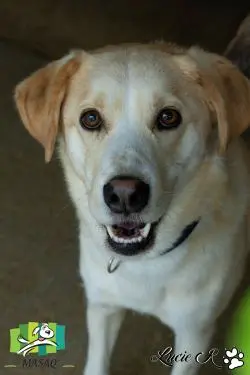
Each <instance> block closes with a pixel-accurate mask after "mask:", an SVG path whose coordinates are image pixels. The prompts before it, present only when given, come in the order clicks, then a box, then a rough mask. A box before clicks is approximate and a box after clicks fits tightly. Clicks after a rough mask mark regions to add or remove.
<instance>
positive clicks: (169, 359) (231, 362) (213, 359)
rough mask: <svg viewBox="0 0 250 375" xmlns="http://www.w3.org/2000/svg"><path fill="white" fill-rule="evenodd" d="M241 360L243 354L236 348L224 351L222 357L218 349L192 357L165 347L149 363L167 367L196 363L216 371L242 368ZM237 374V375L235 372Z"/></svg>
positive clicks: (242, 362)
mask: <svg viewBox="0 0 250 375" xmlns="http://www.w3.org/2000/svg"><path fill="white" fill-rule="evenodd" d="M243 358H244V354H243V353H242V352H241V351H240V350H238V349H236V347H233V349H232V350H231V351H230V350H227V349H225V351H224V356H223V355H222V354H221V355H220V351H219V349H218V348H213V349H210V350H209V351H208V352H207V353H204V352H200V353H197V354H196V355H192V354H190V353H187V351H185V352H184V353H175V352H174V350H173V348H172V347H167V348H164V349H163V350H159V351H158V353H157V354H155V355H153V356H152V357H151V361H152V362H158V361H159V362H160V363H162V364H163V365H164V366H167V367H172V366H174V364H175V363H178V362H179V363H180V362H181V363H183V366H185V363H189V362H193V363H194V362H196V363H197V364H199V365H208V364H210V365H211V366H214V367H217V368H218V369H222V368H223V367H224V366H226V367H227V369H228V370H234V369H236V368H239V367H241V368H242V367H243V366H244V361H243ZM233 374H234V372H233ZM237 374H239V373H238V372H237ZM244 374H246V373H244ZM242 375H243V373H242Z"/></svg>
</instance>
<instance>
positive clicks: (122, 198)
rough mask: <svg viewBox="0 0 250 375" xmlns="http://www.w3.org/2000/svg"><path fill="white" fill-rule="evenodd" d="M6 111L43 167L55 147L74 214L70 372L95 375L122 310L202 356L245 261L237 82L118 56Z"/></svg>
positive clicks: (37, 86) (83, 63)
mask: <svg viewBox="0 0 250 375" xmlns="http://www.w3.org/2000/svg"><path fill="white" fill-rule="evenodd" d="M15 99H16V103H17V107H18V110H19V112H20V115H21V118H22V120H23V123H24V125H25V126H26V128H27V129H28V131H29V132H30V133H31V135H32V136H33V137H34V138H36V139H37V140H38V141H39V142H40V143H41V144H42V145H43V146H44V148H45V158H46V161H47V162H48V161H49V160H50V159H51V156H52V153H53V149H54V145H55V142H56V139H57V138H58V140H59V152H60V158H61V161H62V164H63V169H64V172H65V176H66V181H67V184H68V189H69V193H70V196H71V198H72V201H73V203H74V205H75V208H76V211H77V214H78V218H79V226H80V248H81V256H80V270H81V275H82V278H83V280H84V285H85V288H86V295H87V299H88V311H87V325H88V333H89V349H88V357H87V363H86V367H85V370H84V374H85V375H107V374H108V373H109V359H110V355H111V351H112V348H113V345H114V343H115V340H116V337H117V333H118V330H119V327H120V325H121V322H122V320H123V316H124V310H125V309H134V310H136V311H139V312H140V313H146V314H151V315H154V316H156V317H158V318H159V319H160V320H161V321H162V322H163V323H164V324H167V325H168V326H169V327H171V328H172V329H173V331H174V333H175V353H176V354H178V353H184V352H185V351H186V352H188V353H191V354H192V355H195V354H197V353H199V352H202V351H206V350H207V348H208V346H209V341H210V338H211V336H212V334H213V329H214V326H215V321H216V318H217V317H218V316H219V315H220V314H221V312H222V311H223V310H224V309H225V307H226V306H227V304H228V302H229V301H230V299H231V297H232V295H233V293H234V291H235V289H236V287H237V285H238V284H239V281H240V279H241V276H242V273H243V267H244V263H245V260H246V255H247V213H248V207H249V194H248V190H249V176H248V170H247V164H246V151H245V149H244V145H243V143H242V141H241V140H240V139H239V136H240V134H241V133H242V132H243V131H244V130H245V129H246V128H247V126H248V125H249V123H250V85H249V82H248V81H247V79H246V78H245V77H244V76H243V75H242V74H241V73H240V72H239V71H238V69H237V68H236V67H234V66H233V65H232V64H231V63H230V62H229V61H227V60H226V59H224V58H223V57H220V56H218V55H215V54H211V53H208V52H204V51H203V50H201V49H199V48H190V49H182V48H179V47H176V46H173V45H167V44H164V43H158V44H157V43H156V44H152V45H122V46H117V47H108V48H105V49H100V50H97V51H94V52H91V53H86V52H83V51H76V52H72V53H71V54H69V55H68V56H67V57H65V58H63V59H61V60H59V61H55V62H52V63H51V64H49V65H48V66H46V67H45V68H43V69H41V70H39V71H38V72H35V73H34V74H33V75H31V77H29V78H27V79H25V80H24V81H23V82H21V83H20V84H19V85H18V86H17V88H16V93H15ZM198 370H199V366H198V365H197V363H195V361H194V360H190V361H188V362H187V363H176V364H175V366H174V368H173V371H172V375H194V374H196V373H197V371H198Z"/></svg>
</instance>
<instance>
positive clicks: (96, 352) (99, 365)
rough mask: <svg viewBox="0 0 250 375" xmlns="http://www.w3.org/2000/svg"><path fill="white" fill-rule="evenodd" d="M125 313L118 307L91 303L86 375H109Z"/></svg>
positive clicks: (89, 307) (88, 311) (88, 309)
mask: <svg viewBox="0 0 250 375" xmlns="http://www.w3.org/2000/svg"><path fill="white" fill-rule="evenodd" d="M124 312H125V311H124V310H123V309H120V308H117V307H113V306H112V307H111V306H105V305H98V304H91V303H89V305H88V308H87V328H88V353H87V362H86V366H85V370H84V375H108V372H109V362H110V357H111V353H112V349H113V346H114V343H115V340H116V338H117V335H118V332H119V328H120V326H121V323H122V320H123V317H124Z"/></svg>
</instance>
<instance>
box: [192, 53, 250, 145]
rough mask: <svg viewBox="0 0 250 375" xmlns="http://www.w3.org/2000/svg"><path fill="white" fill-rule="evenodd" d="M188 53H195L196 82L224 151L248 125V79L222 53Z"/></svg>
mask: <svg viewBox="0 0 250 375" xmlns="http://www.w3.org/2000/svg"><path fill="white" fill-rule="evenodd" d="M191 54H192V55H193V56H195V57H196V62H197V64H198V69H199V72H200V75H199V84H200V85H201V86H202V89H203V90H204V93H205V100H206V101H207V103H208V105H209V107H210V109H211V111H212V113H213V115H214V116H213V117H214V118H213V120H214V122H215V123H216V125H217V127H218V135H219V142H220V151H221V152H224V151H225V150H226V148H227V145H228V143H229V142H230V141H231V140H232V139H234V138H236V137H239V136H240V135H241V134H242V133H243V132H244V131H245V130H246V129H247V128H248V126H249V125H250V82H249V81H248V79H247V78H246V77H245V76H244V75H243V74H242V73H241V72H240V71H239V69H238V68H237V67H236V66H235V65H233V64H232V63H231V62H230V61H229V60H227V59H226V58H224V57H221V56H218V55H216V54H212V53H207V52H204V51H199V50H196V51H195V52H194V51H191ZM199 55H201V56H200V57H199Z"/></svg>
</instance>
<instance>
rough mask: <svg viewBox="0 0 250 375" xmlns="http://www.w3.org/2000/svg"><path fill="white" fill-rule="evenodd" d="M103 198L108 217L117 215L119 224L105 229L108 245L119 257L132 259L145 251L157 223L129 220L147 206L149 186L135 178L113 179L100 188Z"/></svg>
mask: <svg viewBox="0 0 250 375" xmlns="http://www.w3.org/2000/svg"><path fill="white" fill-rule="evenodd" d="M103 198H104V201H105V203H106V205H107V207H108V208H109V210H110V212H111V214H112V215H115V216H116V217H117V214H118V215H119V218H122V219H119V223H118V222H117V223H116V224H114V225H110V226H106V230H107V240H108V244H109V246H110V247H111V249H112V250H113V251H115V252H116V253H119V254H122V255H130V256H131V255H136V254H138V253H140V252H142V251H144V250H146V249H147V248H148V247H149V246H150V245H151V244H152V241H153V239H154V231H155V227H156V225H157V223H143V222H141V221H140V220H133V221H132V220H130V219H129V218H130V217H131V215H138V214H140V213H141V212H142V211H143V209H144V208H145V207H146V206H147V205H148V203H149V199H150V186H149V184H147V183H146V182H144V181H142V180H141V179H139V178H135V177H131V176H117V177H114V178H112V179H111V180H110V181H109V182H108V183H107V184H105V185H104V188H103Z"/></svg>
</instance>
